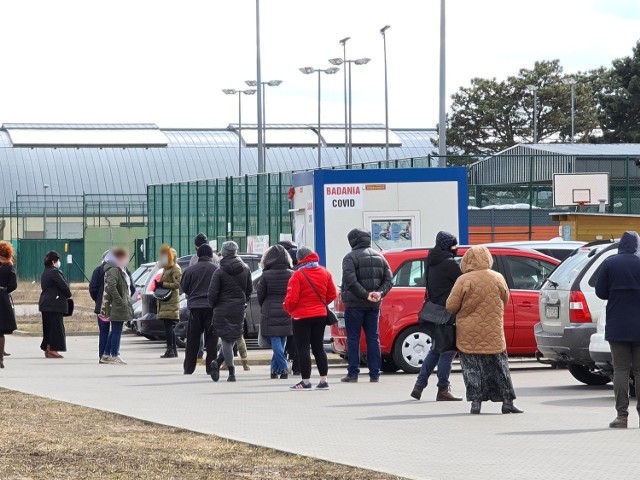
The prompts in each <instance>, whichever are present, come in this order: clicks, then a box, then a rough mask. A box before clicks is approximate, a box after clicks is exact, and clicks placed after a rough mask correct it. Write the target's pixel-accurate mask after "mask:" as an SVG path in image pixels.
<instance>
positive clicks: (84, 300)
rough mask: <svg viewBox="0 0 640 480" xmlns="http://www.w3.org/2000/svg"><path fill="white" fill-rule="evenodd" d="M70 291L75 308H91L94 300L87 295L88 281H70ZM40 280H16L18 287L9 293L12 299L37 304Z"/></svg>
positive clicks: (16, 301)
mask: <svg viewBox="0 0 640 480" xmlns="http://www.w3.org/2000/svg"><path fill="white" fill-rule="evenodd" d="M70 287H71V292H72V293H73V302H74V304H75V306H76V308H78V307H79V308H88V309H93V307H94V302H93V300H91V296H90V295H89V284H88V283H72V284H71V285H70ZM40 292H41V289H40V282H39V281H37V282H26V281H18V289H17V290H16V291H15V292H13V293H12V294H11V296H12V297H13V301H14V302H15V303H16V304H18V303H25V304H29V305H37V304H38V299H39V298H40Z"/></svg>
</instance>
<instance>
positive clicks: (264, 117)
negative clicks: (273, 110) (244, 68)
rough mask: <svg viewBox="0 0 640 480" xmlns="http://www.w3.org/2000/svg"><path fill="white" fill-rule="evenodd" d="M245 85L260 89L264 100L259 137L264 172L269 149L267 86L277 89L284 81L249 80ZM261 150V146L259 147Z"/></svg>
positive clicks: (261, 106) (259, 91) (260, 96)
mask: <svg viewBox="0 0 640 480" xmlns="http://www.w3.org/2000/svg"><path fill="white" fill-rule="evenodd" d="M244 83H246V84H247V85H248V86H250V87H257V88H258V96H259V98H260V99H262V104H261V105H260V108H261V112H260V117H261V118H262V131H261V132H260V134H259V135H258V138H262V145H261V147H262V160H263V162H264V168H265V169H264V170H263V172H264V171H266V163H267V149H266V144H267V108H266V103H267V102H266V98H265V96H266V95H265V93H266V91H265V86H267V85H268V86H270V87H277V86H279V85H280V84H282V80H269V81H268V82H259V81H256V80H247V81H245V82H244ZM258 130H260V125H258ZM259 148H260V146H259Z"/></svg>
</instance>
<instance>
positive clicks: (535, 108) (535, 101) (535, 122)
mask: <svg viewBox="0 0 640 480" xmlns="http://www.w3.org/2000/svg"><path fill="white" fill-rule="evenodd" d="M527 90H529V91H530V92H533V143H538V87H537V86H536V85H527Z"/></svg>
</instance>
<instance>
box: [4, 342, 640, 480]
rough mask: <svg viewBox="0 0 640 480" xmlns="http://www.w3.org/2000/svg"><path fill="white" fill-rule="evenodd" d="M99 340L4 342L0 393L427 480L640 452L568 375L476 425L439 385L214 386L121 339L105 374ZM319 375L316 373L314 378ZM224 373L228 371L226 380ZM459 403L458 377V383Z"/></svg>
mask: <svg viewBox="0 0 640 480" xmlns="http://www.w3.org/2000/svg"><path fill="white" fill-rule="evenodd" d="M96 342H97V339H96V338H90V337H70V338H69V339H68V343H69V345H68V347H69V352H68V354H66V358H65V359H64V360H46V359H45V358H44V356H43V355H42V354H41V352H40V351H39V350H38V344H39V340H38V339H36V338H18V337H8V339H7V349H8V350H9V351H10V352H11V353H12V354H13V355H12V356H11V357H8V358H7V360H6V367H7V368H6V369H5V370H0V386H1V387H6V388H11V389H15V390H19V391H23V392H27V393H33V394H36V395H41V396H46V397H50V398H54V399H57V400H63V401H67V402H71V403H75V404H79V405H86V406H89V407H94V408H98V409H101V410H106V411H111V412H116V413H120V414H123V415H128V416H131V417H136V418H140V419H143V420H148V421H151V422H156V423H162V424H166V425H171V426H176V427H183V428H187V429H190V430H195V431H198V432H202V433H208V434H216V435H219V436H222V437H227V438H231V439H235V440H241V441H245V442H249V443H253V444H257V445H264V446H268V447H273V448H277V449H280V450H284V451H289V452H294V453H298V454H303V455H309V456H314V457H318V458H322V459H326V460H330V461H334V462H340V463H346V464H350V465H355V466H359V467H364V468H370V469H374V470H380V471H385V472H389V473H394V474H397V475H400V476H405V477H408V478H424V479H446V480H453V479H464V480H469V479H474V480H475V479H512V478H517V479H522V480H527V479H531V480H534V479H535V480H539V479H555V478H562V479H581V480H582V479H591V478H594V479H595V478H635V476H637V465H638V461H637V456H638V451H639V448H640V430H638V429H637V428H635V427H637V425H638V423H637V421H638V420H637V416H636V415H635V412H634V413H632V417H631V421H630V425H631V426H632V427H634V428H632V429H629V430H627V431H611V430H609V429H607V428H606V427H607V424H608V422H609V421H610V420H612V418H613V417H614V415H615V412H614V409H613V399H612V392H611V387H610V386H607V387H586V386H584V385H579V384H578V383H577V382H575V381H574V380H573V379H572V377H571V376H570V375H569V373H568V372H567V371H562V370H551V369H548V368H537V369H516V370H514V371H513V374H512V375H513V380H514V384H515V387H516V392H517V393H518V394H519V399H518V401H517V404H518V405H519V406H521V407H522V408H524V409H525V410H526V413H525V414H524V415H511V416H508V415H500V414H498V412H499V405H496V404H487V405H485V406H484V409H483V410H484V411H485V412H486V414H483V415H480V416H470V415H469V414H468V408H469V405H468V403H466V402H456V403H441V402H439V403H436V402H434V401H433V399H434V397H435V391H434V387H430V388H429V389H428V390H427V391H426V392H425V400H423V401H422V402H416V401H412V400H410V399H409V398H408V393H409V391H410V389H411V386H412V384H413V380H414V377H413V376H411V375H402V374H396V375H385V376H383V377H382V379H381V383H379V384H370V383H369V382H367V381H366V380H367V377H366V376H365V377H363V378H362V381H361V383H358V384H348V385H346V384H340V383H339V381H338V378H339V376H341V375H342V374H343V373H344V369H343V368H342V367H332V369H331V372H330V376H331V379H332V381H333V383H332V389H331V390H330V391H328V392H316V391H312V392H290V391H288V388H287V387H289V386H290V385H292V384H293V383H294V380H289V381H280V380H277V381H276V380H269V379H268V367H254V368H252V370H251V372H242V371H240V372H239V373H238V382H237V383H235V384H233V383H231V384H230V383H227V382H225V381H221V382H220V383H217V384H216V383H213V382H212V381H211V380H210V378H209V377H207V376H206V375H205V374H204V371H203V368H202V367H199V370H197V371H196V374H194V375H193V376H185V375H182V368H181V359H179V360H161V359H160V358H158V356H159V355H160V353H162V352H161V348H160V347H159V346H158V345H157V344H156V345H154V344H151V343H150V342H148V341H146V340H142V339H138V338H136V337H131V336H126V337H125V338H124V339H123V347H122V354H123V357H124V358H125V359H126V360H127V361H128V362H129V365H126V366H116V365H98V363H97V358H96V357H97V354H96V353H95V349H96ZM314 375H315V373H314ZM225 378H226V373H225V372H223V380H224V379H225ZM452 382H453V385H454V390H455V392H456V393H462V389H463V387H462V378H461V376H460V374H458V373H456V374H454V375H453V376H452Z"/></svg>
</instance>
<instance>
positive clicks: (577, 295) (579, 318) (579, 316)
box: [569, 290, 591, 323]
mask: <svg viewBox="0 0 640 480" xmlns="http://www.w3.org/2000/svg"><path fill="white" fill-rule="evenodd" d="M569 321H570V322H571V323H591V312H589V307H588V305H587V299H586V298H585V297H584V294H583V293H582V292H581V291H579V290H572V291H571V294H570V295H569Z"/></svg>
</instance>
